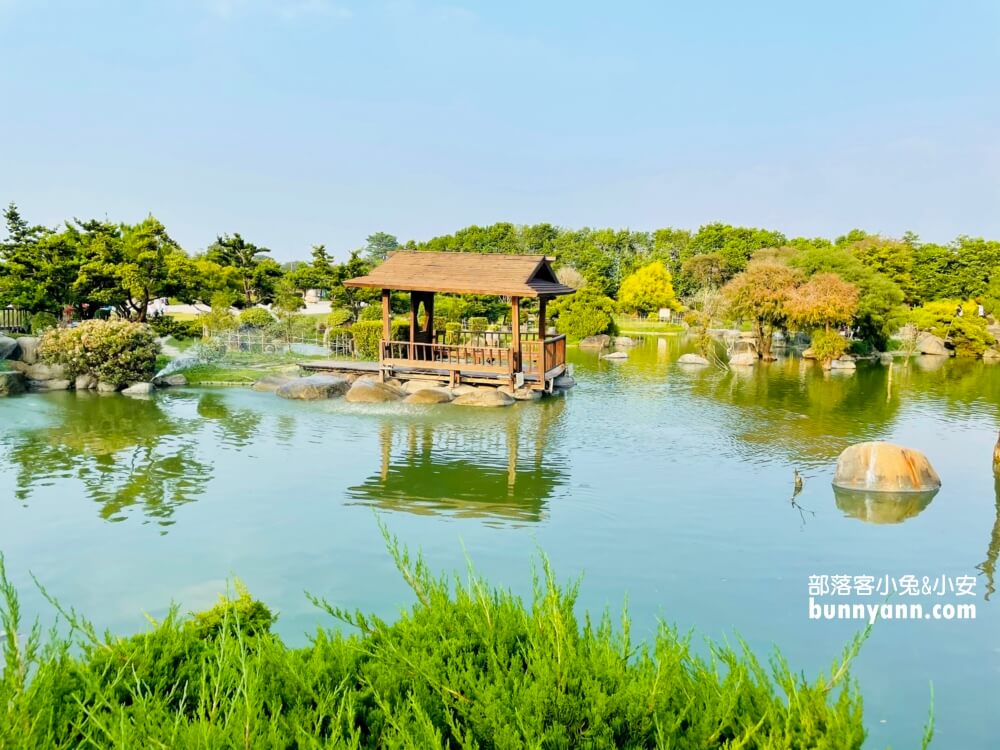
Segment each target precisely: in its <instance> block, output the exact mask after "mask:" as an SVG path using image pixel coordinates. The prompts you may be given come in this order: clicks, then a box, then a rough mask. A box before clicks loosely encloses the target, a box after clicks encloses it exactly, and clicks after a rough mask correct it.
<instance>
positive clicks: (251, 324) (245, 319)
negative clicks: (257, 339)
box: [240, 307, 274, 328]
mask: <svg viewBox="0 0 1000 750" xmlns="http://www.w3.org/2000/svg"><path fill="white" fill-rule="evenodd" d="M272 323H274V316H273V315H271V313H269V312H268V311H267V310H265V309H264V308H263V307H248V308H247V309H246V310H241V311H240V325H241V326H246V327H248V328H267V327H268V326H269V325H271V324H272Z"/></svg>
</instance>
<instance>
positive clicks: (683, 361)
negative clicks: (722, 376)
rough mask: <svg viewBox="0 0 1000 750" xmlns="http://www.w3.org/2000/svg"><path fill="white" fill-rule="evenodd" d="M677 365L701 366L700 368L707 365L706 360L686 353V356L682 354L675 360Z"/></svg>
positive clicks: (698, 355)
mask: <svg viewBox="0 0 1000 750" xmlns="http://www.w3.org/2000/svg"><path fill="white" fill-rule="evenodd" d="M677 364H679V365H701V366H705V365H707V364H708V360H707V359H705V358H704V357H703V356H701V355H700V354H693V353H691V352H688V353H687V354H682V355H681V356H680V358H679V359H678V360H677Z"/></svg>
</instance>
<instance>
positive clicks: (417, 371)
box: [299, 359, 566, 388]
mask: <svg viewBox="0 0 1000 750" xmlns="http://www.w3.org/2000/svg"><path fill="white" fill-rule="evenodd" d="M299 367H301V368H302V369H303V370H305V371H307V372H329V373H342V374H345V375H351V374H355V375H377V374H378V372H379V369H380V368H379V364H378V362H361V361H358V360H355V359H312V360H308V361H306V362H299ZM565 371H566V368H565V367H564V366H560V367H555V368H552V369H551V370H549V371H548V372H547V373H545V380H548V381H551V380H554V379H555V378H557V377H559V376H560V375H562V374H563V373H564V372H565ZM457 372H458V376H459V377H460V379H461V382H462V383H472V384H476V385H502V384H504V383H506V382H507V379H506V377H504V378H498V377H497V375H496V373H492V372H481V371H477V370H475V369H460V370H458V371H457ZM391 376H392V377H394V378H397V379H399V380H403V381H406V380H436V381H440V382H444V381H447V380H448V372H443V371H441V370H432V369H428V368H422V367H407V366H399V365H397V366H394V367H393V368H392V373H391ZM524 382H525V383H530V384H534V385H535V386H536V387H537V388H543V387H544V384H543V383H542V382H540V381H539V379H538V375H537V374H532V373H525V375H524Z"/></svg>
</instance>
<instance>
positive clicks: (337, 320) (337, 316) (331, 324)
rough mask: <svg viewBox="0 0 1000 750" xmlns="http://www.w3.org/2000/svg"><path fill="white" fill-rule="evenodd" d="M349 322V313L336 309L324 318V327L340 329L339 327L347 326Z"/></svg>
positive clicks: (340, 308) (342, 309) (341, 308)
mask: <svg viewBox="0 0 1000 750" xmlns="http://www.w3.org/2000/svg"><path fill="white" fill-rule="evenodd" d="M350 322H351V311H350V310H348V309H346V308H343V307H338V308H337V309H336V310H331V311H330V314H329V315H327V316H326V327H327V328H340V327H341V326H344V325H347V324H348V323H350Z"/></svg>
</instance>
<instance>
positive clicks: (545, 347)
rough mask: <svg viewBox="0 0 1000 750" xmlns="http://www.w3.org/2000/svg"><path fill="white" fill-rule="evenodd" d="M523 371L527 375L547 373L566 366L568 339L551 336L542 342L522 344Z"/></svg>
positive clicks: (525, 342) (523, 342)
mask: <svg viewBox="0 0 1000 750" xmlns="http://www.w3.org/2000/svg"><path fill="white" fill-rule="evenodd" d="M521 363H522V367H521V369H522V370H523V371H524V373H525V374H530V375H538V374H539V373H546V372H548V371H549V370H552V369H554V368H556V367H558V366H559V365H565V364H566V337H565V336H563V335H560V336H551V337H549V338H547V339H545V341H544V342H542V341H537V340H535V341H522V342H521Z"/></svg>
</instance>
